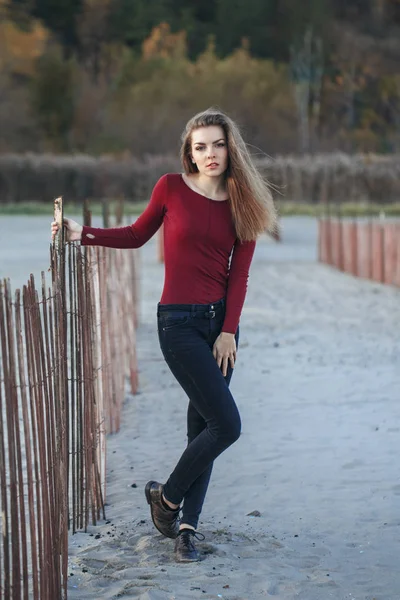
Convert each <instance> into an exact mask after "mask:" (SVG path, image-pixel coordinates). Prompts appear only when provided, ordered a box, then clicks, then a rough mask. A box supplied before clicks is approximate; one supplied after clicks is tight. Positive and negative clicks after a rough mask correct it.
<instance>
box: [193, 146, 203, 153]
mask: <svg viewBox="0 0 400 600" xmlns="http://www.w3.org/2000/svg"><path fill="white" fill-rule="evenodd" d="M195 150H196V152H200V150H204V146H203V147H202V148H195Z"/></svg>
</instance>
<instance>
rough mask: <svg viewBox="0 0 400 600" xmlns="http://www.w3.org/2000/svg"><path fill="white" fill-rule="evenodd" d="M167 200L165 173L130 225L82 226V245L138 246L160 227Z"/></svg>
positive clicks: (108, 246)
mask: <svg viewBox="0 0 400 600" xmlns="http://www.w3.org/2000/svg"><path fill="white" fill-rule="evenodd" d="M166 202H167V175H163V176H162V177H161V178H160V179H159V180H158V181H157V183H156V185H155V186H154V189H153V191H152V194H151V198H150V202H149V204H148V205H147V207H146V208H145V210H144V211H143V213H142V214H141V215H140V217H138V219H136V221H135V222H134V223H132V225H128V226H126V227H109V228H108V227H107V228H101V227H88V226H86V225H84V226H83V230H82V238H81V244H82V245H83V246H106V247H107V248H140V246H143V244H145V243H146V242H147V241H148V240H149V239H150V238H151V237H153V235H154V234H155V233H156V231H157V230H158V229H159V228H160V227H161V225H162V222H163V219H164V214H165V212H166Z"/></svg>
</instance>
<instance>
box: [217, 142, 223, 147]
mask: <svg viewBox="0 0 400 600" xmlns="http://www.w3.org/2000/svg"><path fill="white" fill-rule="evenodd" d="M217 146H218V148H223V147H224V146H225V144H224V142H219V144H217Z"/></svg>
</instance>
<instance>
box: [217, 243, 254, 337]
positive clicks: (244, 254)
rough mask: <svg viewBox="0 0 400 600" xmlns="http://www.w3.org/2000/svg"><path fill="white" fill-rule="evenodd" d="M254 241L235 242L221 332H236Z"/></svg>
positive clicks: (245, 291)
mask: <svg viewBox="0 0 400 600" xmlns="http://www.w3.org/2000/svg"><path fill="white" fill-rule="evenodd" d="M255 247H256V242H255V241H251V242H239V241H238V240H237V241H236V243H235V246H234V249H233V254H232V258H231V264H230V268H229V279H228V289H227V293H226V311H225V319H224V324H223V326H222V332H225V333H233V334H235V333H236V330H237V326H238V324H239V319H240V315H241V312H242V308H243V304H244V300H245V298H246V293H247V282H248V279H249V270H250V265H251V261H252V259H253V255H254V250H255Z"/></svg>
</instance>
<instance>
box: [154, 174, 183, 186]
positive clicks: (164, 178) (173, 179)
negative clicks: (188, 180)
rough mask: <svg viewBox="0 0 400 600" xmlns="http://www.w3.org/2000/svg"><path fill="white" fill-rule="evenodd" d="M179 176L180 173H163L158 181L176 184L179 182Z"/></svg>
mask: <svg viewBox="0 0 400 600" xmlns="http://www.w3.org/2000/svg"><path fill="white" fill-rule="evenodd" d="M181 177H182V175H181V173H164V175H161V177H160V179H159V180H158V181H159V182H163V183H164V184H166V185H177V184H178V183H179V182H180V180H181Z"/></svg>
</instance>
